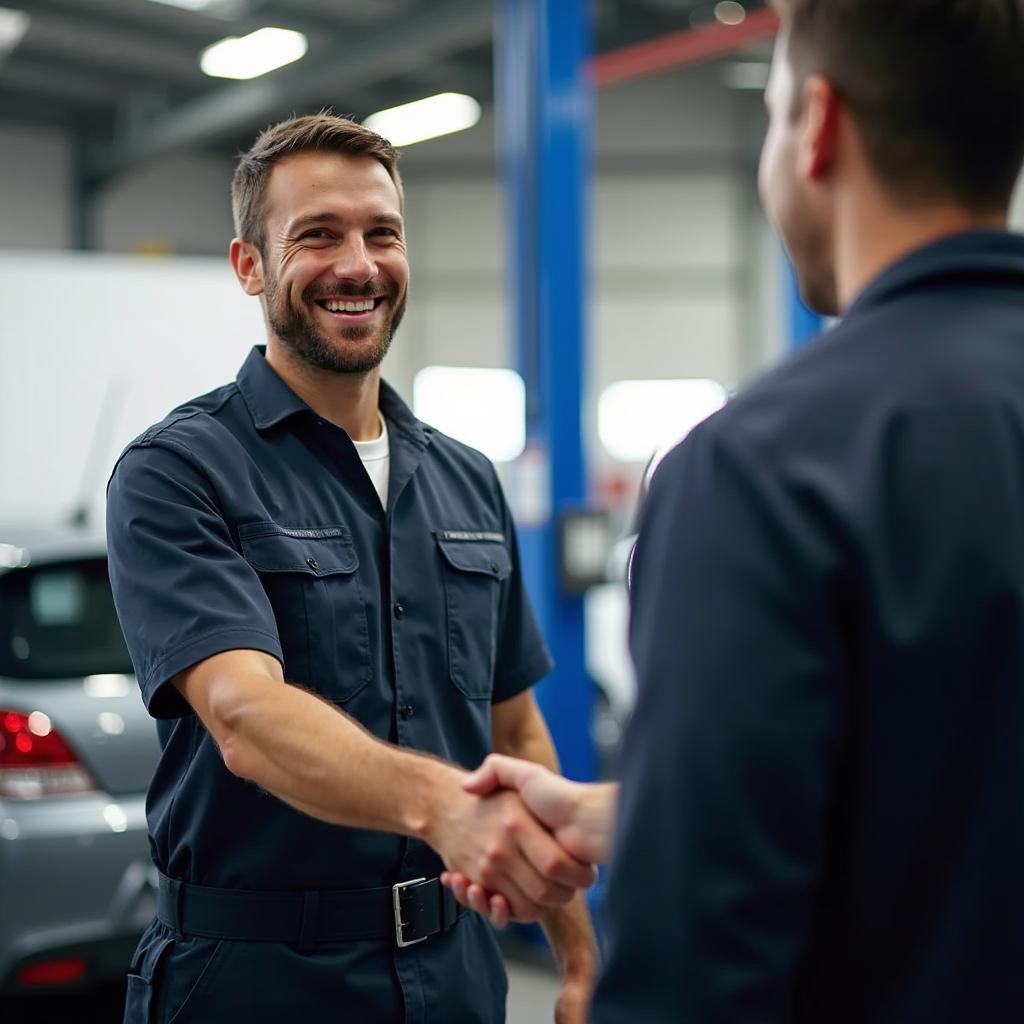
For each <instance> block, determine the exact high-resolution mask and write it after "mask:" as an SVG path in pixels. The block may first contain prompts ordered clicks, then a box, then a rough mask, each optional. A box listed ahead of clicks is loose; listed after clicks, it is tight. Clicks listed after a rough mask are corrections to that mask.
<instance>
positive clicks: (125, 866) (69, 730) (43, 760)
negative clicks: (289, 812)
mask: <svg viewBox="0 0 1024 1024" xmlns="http://www.w3.org/2000/svg"><path fill="white" fill-rule="evenodd" d="M158 751H159V748H158V743H157V735H156V729H155V727H154V723H153V722H152V720H151V719H150V718H149V716H148V715H147V713H146V711H145V709H144V707H143V705H142V700H141V698H140V696H139V693H138V689H137V687H136V684H135V679H134V676H133V675H132V667H131V662H130V660H129V658H128V652H127V650H126V648H125V644H124V639H123V637H122V635H121V630H120V627H119V626H118V622H117V616H116V614H115V612H114V604H113V599H112V597H111V593H110V583H109V580H108V577H107V561H106V554H105V546H104V542H103V540H102V539H101V538H97V537H93V536H89V535H86V534H85V533H83V532H81V531H75V530H72V529H70V528H63V529H61V530H49V531H47V530H41V529H35V530H31V531H29V530H20V531H16V530H11V529H8V530H4V529H2V528H0V1011H2V1010H3V1005H4V1001H5V999H6V998H7V997H8V996H11V995H14V994H17V993H28V992H31V991H43V990H47V991H51V992H52V991H55V990H59V989H76V988H77V989H81V988H87V987H92V986H94V985H98V984H100V983H101V982H104V981H109V980H112V979H117V978H123V976H124V974H125V972H126V970H127V966H128V963H129V961H130V958H131V953H132V950H133V948H134V946H135V943H136V942H137V940H138V937H139V935H140V934H141V932H142V931H143V929H144V928H145V927H146V925H147V924H148V923H149V921H150V919H151V918H152V916H153V912H154V905H155V901H154V885H153V883H154V877H153V868H152V866H151V861H150V856H149V847H148V843H147V839H146V820H145V794H146V788H147V786H148V784H149V779H150V776H151V774H152V772H153V770H154V768H155V766H156V760H157V755H158ZM3 1016H4V1014H3V1013H2V1012H0V1018H2V1017H3Z"/></svg>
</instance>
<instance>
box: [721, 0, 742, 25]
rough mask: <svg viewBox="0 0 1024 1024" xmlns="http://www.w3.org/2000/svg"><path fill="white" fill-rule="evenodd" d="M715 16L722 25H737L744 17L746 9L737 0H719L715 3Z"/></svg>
mask: <svg viewBox="0 0 1024 1024" xmlns="http://www.w3.org/2000/svg"><path fill="white" fill-rule="evenodd" d="M715 17H716V18H717V19H718V20H719V21H720V22H721V23H722V24H723V25H739V24H740V23H741V22H742V21H744V20H745V19H746V17H747V11H746V8H745V7H744V6H743V4H741V3H738V2H737V0H721V3H717V4H715Z"/></svg>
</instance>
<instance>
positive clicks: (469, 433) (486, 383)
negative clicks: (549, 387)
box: [412, 366, 526, 462]
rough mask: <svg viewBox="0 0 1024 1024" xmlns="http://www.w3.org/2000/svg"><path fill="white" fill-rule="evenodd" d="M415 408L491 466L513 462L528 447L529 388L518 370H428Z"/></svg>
mask: <svg viewBox="0 0 1024 1024" xmlns="http://www.w3.org/2000/svg"><path fill="white" fill-rule="evenodd" d="M412 407H413V411H414V412H415V413H416V416H417V417H418V418H419V419H421V420H423V421H424V422H426V423H429V424H430V425H431V426H432V427H437V429H438V430H440V431H442V432H444V433H445V434H448V435H449V436H450V437H454V438H455V439H456V440H457V441H462V442H463V443H464V444H468V445H470V446H471V447H473V448H476V449H477V450H478V451H481V452H483V453H484V455H486V456H487V457H488V458H489V459H490V460H491V461H492V462H511V461H512V460H513V459H516V458H518V457H519V456H520V455H521V454H522V452H523V449H524V448H525V447H526V386H525V385H524V384H523V378H522V377H520V376H519V374H518V373H516V372H515V371H514V370H481V369H476V368H472V367H467V366H426V367H424V368H423V369H422V370H420V372H419V373H417V374H416V376H415V378H414V379H413V382H412Z"/></svg>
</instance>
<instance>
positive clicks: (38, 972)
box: [16, 956, 89, 988]
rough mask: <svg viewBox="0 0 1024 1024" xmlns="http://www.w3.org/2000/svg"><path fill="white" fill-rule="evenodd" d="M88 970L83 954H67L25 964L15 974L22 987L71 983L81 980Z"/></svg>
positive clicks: (87, 963)
mask: <svg viewBox="0 0 1024 1024" xmlns="http://www.w3.org/2000/svg"><path fill="white" fill-rule="evenodd" d="M88 970H89V961H88V960H86V959H85V957H84V956H69V957H65V958H64V959H63V960H39V961H37V962H36V963H34V964H26V965H25V966H24V967H22V968H21V969H20V970H19V971H18V974H17V976H16V981H17V984H18V985H20V986H22V987H23V988H34V987H36V986H39V985H44V986H49V985H73V984H74V983H75V982H76V981H81V980H82V979H83V978H84V977H85V976H86V974H87V973H88Z"/></svg>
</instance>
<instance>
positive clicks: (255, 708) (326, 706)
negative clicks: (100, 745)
mask: <svg viewBox="0 0 1024 1024" xmlns="http://www.w3.org/2000/svg"><path fill="white" fill-rule="evenodd" d="M395 163H396V154H395V151H394V150H393V149H392V148H391V146H390V145H388V143H387V142H386V141H385V140H384V139H382V138H380V137H379V136H377V135H375V134H373V133H372V132H370V131H368V130H366V129H365V128H363V127H362V126H360V125H358V124H354V123H353V122H351V121H348V120H345V119H343V118H337V117H333V116H328V115H318V116H313V117H303V118H295V119H292V120H290V121H286V122H283V123H281V124H278V125H276V126H274V127H272V128H270V129H268V130H267V131H266V132H264V133H263V134H262V135H261V136H260V137H259V139H258V140H257V141H256V143H255V145H254V146H253V148H252V149H251V150H250V151H249V153H247V154H246V155H245V156H244V157H243V158H242V159H241V161H240V163H239V165H238V168H237V170H236V173H235V178H234V183H233V205H234V214H235V222H236V231H237V236H238V237H237V238H236V239H235V240H234V241H233V242H232V244H231V263H232V266H233V267H234V270H235V273H236V275H237V277H238V280H239V282H240V283H241V285H242V287H243V288H244V289H245V291H246V292H247V293H248V294H249V295H253V296H258V297H259V299H260V301H261V303H262V305H263V310H264V314H265V320H266V327H267V338H266V347H265V349H264V348H259V347H258V348H255V349H253V351H252V352H251V353H250V355H249V357H248V359H247V360H246V361H245V363H244V365H243V366H242V369H241V371H240V373H239V375H238V378H237V380H236V381H235V382H234V383H232V384H229V385H227V386H225V387H223V388H220V389H218V390H217V391H214V392H212V393H211V394H208V395H205V396H203V397H201V398H197V399H195V400H193V401H191V402H189V403H187V404H186V405H183V406H181V407H180V408H178V409H176V410H175V411H174V412H172V413H171V414H170V415H169V416H168V417H167V418H166V419H165V420H163V421H162V422H161V423H159V424H157V425H156V426H154V427H152V428H151V429H150V430H148V431H146V432H145V433H144V434H143V435H142V436H141V437H139V438H138V439H136V440H135V441H134V442H133V443H132V444H131V445H130V446H129V447H128V449H127V450H126V451H125V452H124V454H123V455H122V456H121V458H120V460H119V462H118V465H117V467H116V468H115V471H114V474H113V476H112V478H111V482H110V488H109V500H108V536H109V546H110V564H111V581H112V584H113V588H114V594H115V600H116V602H117V608H118V613H119V615H120V617H121V623H122V626H123V628H124V632H125V635H126V638H127V640H128V645H129V648H130V650H131V653H132V658H133V661H134V664H135V668H136V672H137V675H138V679H139V683H140V686H141V689H142V694H143V698H144V699H145V701H146V704H147V707H148V708H149V710H150V712H151V713H152V714H153V715H154V716H155V717H156V718H157V719H158V720H159V731H160V738H161V742H162V747H163V754H162V758H161V761H160V765H159V768H158V770H157V772H156V775H155V777H154V779H153V783H152V786H151V789H150V794H149V803H148V818H149V827H150V836H151V845H152V850H153V855H154V859H155V862H156V865H157V867H158V868H159V870H160V874H161V880H160V900H159V912H158V916H157V919H156V920H155V921H154V922H153V924H152V926H151V927H150V928H149V930H148V931H147V933H146V934H145V936H144V937H143V939H142V942H141V944H140V946H139V949H138V951H137V953H136V956H135V959H134V962H133V964H132V968H131V972H130V974H129V978H128V1007H127V1011H126V1021H127V1022H128V1024H152V1022H158V1021H159V1022H166V1021H170V1020H171V1019H173V1020H174V1021H176V1022H178V1024H188V1022H191V1021H196V1022H209V1021H218V1022H234V1021H237V1022H239V1024H243V1022H244V1024H263V1022H267V1024H269V1022H274V1024H278V1022H280V1021H283V1020H301V1021H303V1022H304V1024H316V1022H318V1021H324V1022H327V1021H338V1020H346V1021H359V1022H364V1021H365V1022H378V1021H379V1022H385V1021H386V1022H389V1024H390V1022H398V1021H402V1022H407V1024H414V1022H415V1024H424V1022H426V1021H428V1020H429V1021H445V1022H451V1024H456V1022H458V1024H463V1022H465V1024H471V1022H473V1024H475V1022H480V1024H491V1022H495V1024H497V1022H501V1021H503V1020H504V1016H505V1012H504V1002H505V991H506V982H505V977H504V972H503V968H502V963H501V957H500V953H499V951H498V949H497V946H496V943H495V940H494V937H493V934H492V932H491V930H490V928H489V926H488V925H487V924H486V923H485V922H483V921H482V920H481V919H479V918H477V917H476V916H475V915H463V914H462V913H461V912H460V911H459V908H458V907H457V905H456V903H455V901H454V900H453V898H452V897H451V896H450V895H449V894H448V893H447V891H446V890H444V889H443V888H442V887H441V886H440V884H439V882H438V875H439V873H440V871H441V870H442V868H443V867H445V866H447V867H451V868H455V869H457V870H463V871H467V872H469V873H471V874H473V875H474V877H478V876H479V873H480V872H481V871H482V872H483V873H484V874H485V875H487V876H488V878H489V879H490V885H489V887H490V888H493V889H495V890H497V891H500V892H503V893H505V895H506V896H507V898H508V899H509V902H510V904H511V906H512V910H513V913H514V914H516V915H517V916H519V917H520V918H532V917H534V916H536V915H537V914H543V920H544V923H545V925H546V928H547V931H548V934H549V937H550V939H551V942H552V946H553V948H554V951H555V953H556V955H557V957H558V959H559V961H560V963H561V965H562V968H563V977H564V985H563V989H562V993H561V997H560V999H559V1002H558V1006H557V1011H556V1012H557V1016H556V1019H557V1020H558V1021H559V1022H564V1024H582V1021H583V1015H584V1012H585V1003H586V998H587V993H588V990H589V987H590V983H591V980H592V976H593V973H594V969H595V964H596V955H595V951H594V944H593V937H592V933H591V929H590V925H589V921H588V918H587V915H586V910H585V907H584V904H583V902H582V900H581V898H580V897H579V896H576V895H574V894H573V889H572V887H573V886H577V885H586V884H589V882H590V881H592V878H593V873H592V869H590V868H589V867H588V866H585V865H583V864H581V863H579V862H577V861H576V860H574V859H573V858H571V857H570V856H568V855H567V854H565V853H564V852H563V851H562V850H561V848H560V847H559V846H558V845H557V843H555V841H554V840H553V839H552V838H551V836H550V835H549V834H548V833H547V832H546V831H545V830H544V829H542V828H541V827H540V826H539V825H538V823H537V822H536V820H535V819H534V818H533V817H532V815H531V814H530V813H529V812H528V811H526V809H525V808H524V806H523V804H522V802H521V800H520V798H519V797H518V796H517V795H515V794H512V793H509V792H504V793H501V794H498V795H497V796H495V797H487V798H481V797H477V796H472V795H470V794H468V793H466V792H465V791H464V790H462V789H461V788H460V785H459V782H460V779H461V778H462V777H463V775H464V772H463V770H462V769H461V768H460V767H458V766H466V765H475V764H476V763H478V762H479V760H480V759H481V758H482V757H483V756H484V755H485V754H486V753H487V751H488V750H489V749H491V748H492V746H493V748H494V749H496V750H499V751H503V752H506V753H514V754H518V755H519V756H520V757H525V758H528V759H532V760H536V761H539V762H542V763H545V764H547V765H550V766H554V761H555V757H554V751H553V749H552V746H551V741H550V739H549V737H548V734H547V730H546V728H545V725H544V722H543V720H542V718H541V717H540V714H539V712H538V710H537V707H536V704H535V703H534V700H533V698H532V696H531V692H530V687H531V686H532V684H533V683H535V682H536V681H537V680H538V679H539V678H540V677H541V676H543V675H544V674H545V673H546V672H548V671H549V670H550V668H551V660H550V657H549V655H548V653H547V650H546V649H545V647H544V644H543V641H542V640H541V637H540V636H539V634H538V631H537V627H536V625H535V623H534V618H533V615H532V612H531V610H530V606H529V603H528V601H527V598H526V595H525V592H524V590H523V585H522V579H521V576H520V572H519V565H518V553H517V546H516V537H515V530H514V528H513V525H512V520H511V517H510V515H509V512H508V509H507V507H506V505H505V502H504V499H503V497H502V494H501V490H500V487H499V485H498V481H497V478H496V476H495V473H494V469H493V467H492V466H491V465H490V464H489V463H488V462H487V461H486V459H484V458H483V456H481V455H480V454H479V453H477V452H475V451H473V450H471V449H469V448H467V447H465V446H464V445H461V444H458V443H457V442H455V441H453V440H451V439H450V438H447V437H445V436H444V435H442V434H440V433H438V432H437V431H435V430H432V429H431V428H430V427H428V426H427V425H425V424H423V423H420V422H419V421H418V420H417V419H416V418H415V417H414V416H413V415H412V413H411V412H410V411H409V410H408V408H407V407H406V406H405V404H404V403H403V402H402V400H401V399H400V398H399V397H398V395H397V394H396V393H395V392H394V391H393V390H392V389H390V388H389V387H388V386H387V384H385V383H384V382H383V381H382V380H381V378H380V369H379V367H380V363H381V360H382V359H383V358H384V356H385V354H386V353H387V351H388V347H389V346H390V344H391V343H392V340H393V338H394V335H395V331H396V330H397V328H398V325H399V323H400V322H401V319H402V314H403V312H404V310H405V305H406V299H407V295H408V288H409V266H408V260H407V253H406V242H405V235H404V230H403V218H402V190H401V181H400V178H399V175H398V172H397V169H396V166H395Z"/></svg>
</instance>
